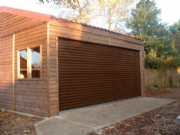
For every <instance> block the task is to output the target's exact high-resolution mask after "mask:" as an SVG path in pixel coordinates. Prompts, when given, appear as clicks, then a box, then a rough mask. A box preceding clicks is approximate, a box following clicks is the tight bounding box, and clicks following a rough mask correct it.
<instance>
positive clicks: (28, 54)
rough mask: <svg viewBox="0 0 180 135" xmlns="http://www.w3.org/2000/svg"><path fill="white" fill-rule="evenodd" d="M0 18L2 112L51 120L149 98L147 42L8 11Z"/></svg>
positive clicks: (0, 9)
mask: <svg viewBox="0 0 180 135" xmlns="http://www.w3.org/2000/svg"><path fill="white" fill-rule="evenodd" d="M0 19H1V20H2V21H0V26H2V27H1V31H0V108H3V109H8V110H12V111H17V112H23V113H29V114H33V115H37V116H43V117H51V116H56V115H59V113H61V111H63V110H69V109H75V108H81V107H87V106H91V105H97V104H101V103H107V102H111V101H117V100H121V99H127V98H132V97H138V96H141V97H143V96H145V87H144V86H145V85H144V84H145V81H144V80H145V74H144V41H143V40H142V39H139V38H137V37H134V36H132V35H127V34H124V33H120V32H113V31H109V30H106V29H102V28H98V27H94V26H90V25H87V24H80V23H78V22H73V21H71V20H66V19H62V18H57V17H54V16H51V15H46V14H41V13H35V12H31V11H26V10H21V9H14V8H9V7H0ZM12 24H13V25H12Z"/></svg>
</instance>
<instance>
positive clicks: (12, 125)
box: [0, 109, 42, 135]
mask: <svg viewBox="0 0 180 135" xmlns="http://www.w3.org/2000/svg"><path fill="white" fill-rule="evenodd" d="M41 120H42V119H41V118H37V117H28V116H24V115H20V114H16V113H12V112H8V111H6V110H1V109H0V135H36V131H35V128H34V124H35V123H37V122H39V121H41Z"/></svg>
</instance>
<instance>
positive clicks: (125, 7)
mask: <svg viewBox="0 0 180 135" xmlns="http://www.w3.org/2000/svg"><path fill="white" fill-rule="evenodd" d="M39 1H40V2H42V3H43V2H44V1H47V2H49V1H53V2H55V3H56V4H57V5H60V6H61V8H59V9H60V10H61V9H62V7H65V8H66V13H65V12H61V13H60V16H64V15H65V18H68V19H71V20H73V21H76V22H79V23H93V24H96V23H95V22H97V21H98V22H101V24H102V25H103V27H104V28H107V29H108V30H111V31H115V32H124V31H125V29H124V28H125V26H124V24H125V22H126V20H127V19H128V17H129V11H130V7H131V6H132V5H133V3H135V1H136V0H39ZM59 12H60V11H59Z"/></svg>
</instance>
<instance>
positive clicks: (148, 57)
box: [127, 0, 180, 69]
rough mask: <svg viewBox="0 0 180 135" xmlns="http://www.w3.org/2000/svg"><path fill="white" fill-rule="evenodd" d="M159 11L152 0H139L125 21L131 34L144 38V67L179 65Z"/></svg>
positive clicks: (172, 43) (157, 67)
mask: <svg viewBox="0 0 180 135" xmlns="http://www.w3.org/2000/svg"><path fill="white" fill-rule="evenodd" d="M160 13H161V11H160V10H159V9H158V8H157V7H156V3H155V1H154V0H140V2H139V3H138V4H137V6H136V9H134V10H132V16H131V18H130V19H129V20H128V21H127V27H128V28H130V29H131V30H132V32H131V34H134V35H135V36H137V37H139V38H143V39H144V44H145V66H146V68H156V69H167V68H170V67H177V66H179V65H180V61H179V59H180V57H179V55H178V52H177V50H176V48H175V47H174V41H173V39H172V38H171V36H170V33H169V31H168V27H167V25H166V24H163V23H161V20H160V18H159V15H160Z"/></svg>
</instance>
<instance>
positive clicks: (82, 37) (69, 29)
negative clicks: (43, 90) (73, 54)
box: [48, 19, 145, 116]
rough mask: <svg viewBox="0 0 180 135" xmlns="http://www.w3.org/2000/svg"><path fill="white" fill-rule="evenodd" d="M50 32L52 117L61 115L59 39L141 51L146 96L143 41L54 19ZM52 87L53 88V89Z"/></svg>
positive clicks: (142, 75) (142, 88)
mask: <svg viewBox="0 0 180 135" xmlns="http://www.w3.org/2000/svg"><path fill="white" fill-rule="evenodd" d="M48 31H49V48H48V50H49V62H50V63H51V64H49V67H48V69H49V75H50V81H49V94H50V95H49V97H50V101H49V103H50V115H52V116H53V115H57V114H58V113H59V107H58V104H59V101H58V100H59V97H58V95H59V94H60V93H59V92H58V83H57V82H58V76H57V75H58V69H57V67H58V66H57V65H58V45H57V44H58V43H57V42H58V37H61V38H66V39H73V40H79V41H85V42H91V43H96V44H102V45H110V46H116V47H122V48H128V49H134V50H138V51H139V57H140V71H141V72H140V74H141V75H140V76H141V78H140V79H141V93H142V94H141V95H142V96H144V93H145V92H144V91H145V87H144V83H145V81H144V80H145V79H144V77H145V75H144V45H143V41H142V40H137V39H135V38H132V37H128V36H124V35H121V34H116V33H113V32H109V31H106V30H102V29H97V28H93V27H89V26H86V25H81V24H78V23H73V22H69V21H66V20H61V19H60V20H57V19H54V20H53V19H52V20H51V21H50V22H49V25H48ZM51 87H52V88H51Z"/></svg>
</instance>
